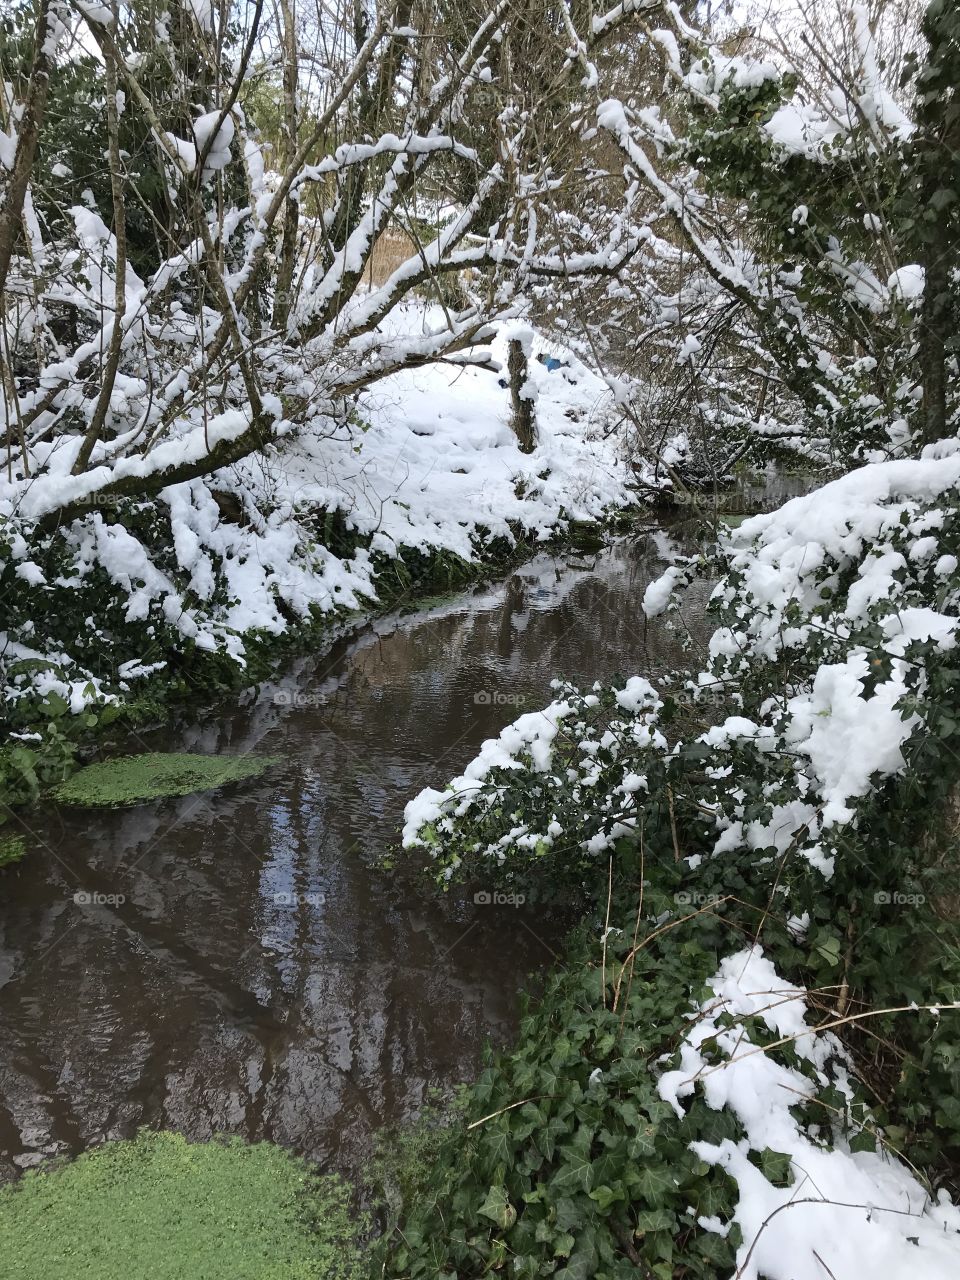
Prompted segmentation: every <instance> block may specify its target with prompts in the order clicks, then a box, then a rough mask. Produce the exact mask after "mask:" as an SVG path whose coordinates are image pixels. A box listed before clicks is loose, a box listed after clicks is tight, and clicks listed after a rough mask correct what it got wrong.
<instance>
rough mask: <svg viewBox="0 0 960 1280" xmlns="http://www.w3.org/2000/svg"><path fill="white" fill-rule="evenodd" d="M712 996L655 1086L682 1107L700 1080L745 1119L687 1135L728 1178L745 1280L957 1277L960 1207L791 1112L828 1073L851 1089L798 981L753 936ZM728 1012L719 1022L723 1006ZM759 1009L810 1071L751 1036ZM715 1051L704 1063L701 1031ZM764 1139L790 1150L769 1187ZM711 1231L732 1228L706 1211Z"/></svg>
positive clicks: (884, 1159) (838, 1051) (886, 1158)
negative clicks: (724, 1133)
mask: <svg viewBox="0 0 960 1280" xmlns="http://www.w3.org/2000/svg"><path fill="white" fill-rule="evenodd" d="M708 985H709V987H710V988H711V990H712V992H713V997H712V998H710V999H707V1000H706V1001H704V1002H703V1004H701V1005H700V1006H699V1007H698V1009H697V1010H696V1012H695V1013H694V1014H693V1015H692V1018H691V1022H692V1025H691V1029H690V1031H689V1032H688V1033H687V1035H686V1036H685V1038H684V1041H683V1043H682V1045H681V1048H680V1064H679V1066H678V1067H677V1068H675V1069H672V1070H670V1071H667V1072H665V1073H664V1074H663V1075H662V1076H661V1077H660V1080H659V1082H658V1088H659V1092H660V1096H661V1097H662V1098H663V1099H664V1100H665V1101H667V1102H669V1103H670V1105H671V1106H672V1107H673V1108H674V1109H675V1111H676V1112H677V1114H678V1115H680V1116H682V1115H683V1114H684V1105H683V1104H684V1101H685V1100H686V1099H688V1098H691V1097H692V1096H693V1095H694V1093H695V1092H697V1091H698V1090H701V1091H702V1092H703V1094H704V1097H705V1099H706V1102H707V1105H708V1106H709V1107H711V1108H713V1109H715V1110H717V1109H720V1108H722V1107H727V1108H729V1109H730V1110H731V1111H732V1112H733V1114H734V1115H735V1116H736V1117H737V1119H738V1120H739V1121H740V1123H741V1124H742V1125H743V1128H744V1131H745V1136H744V1138H743V1139H741V1140H740V1141H739V1142H734V1141H732V1140H730V1139H729V1138H728V1139H724V1140H723V1141H722V1142H720V1143H717V1144H712V1143H709V1142H695V1143H692V1144H691V1149H692V1150H693V1151H695V1153H696V1154H697V1155H698V1156H699V1157H700V1158H701V1159H702V1160H704V1161H706V1162H707V1163H708V1164H716V1165H719V1166H720V1167H722V1168H724V1169H725V1170H726V1171H727V1173H729V1174H730V1176H731V1177H733V1178H734V1179H735V1180H736V1183H737V1188H738V1195H739V1198H738V1203H737V1207H736V1210H735V1212H734V1214H733V1219H732V1221H733V1222H736V1223H737V1224H738V1225H739V1227H740V1230H741V1232H742V1236H743V1243H742V1245H741V1246H740V1249H739V1250H738V1254H737V1265H738V1271H737V1275H738V1276H739V1277H742V1280H761V1278H762V1280H823V1277H824V1276H837V1277H841V1276H842V1277H853V1276H883V1277H884V1280H915V1278H917V1277H922V1278H923V1280H953V1278H954V1277H955V1276H956V1275H957V1274H958V1273H960V1234H958V1233H960V1211H958V1209H957V1208H956V1207H955V1206H954V1205H953V1204H952V1203H951V1202H950V1201H949V1199H948V1198H947V1197H946V1195H945V1194H943V1193H941V1196H940V1197H939V1199H938V1200H937V1202H936V1203H934V1202H933V1201H932V1200H931V1198H930V1196H929V1194H928V1192H927V1190H926V1189H925V1188H924V1187H923V1186H921V1184H920V1183H919V1182H918V1181H917V1180H916V1178H915V1177H914V1176H913V1174H912V1173H911V1171H910V1170H909V1169H908V1168H907V1166H906V1165H905V1164H902V1163H901V1162H900V1161H899V1160H898V1159H897V1158H896V1156H894V1155H892V1154H889V1153H887V1152H877V1153H873V1152H868V1151H861V1152H852V1151H851V1150H850V1149H849V1146H848V1145H847V1143H846V1141H845V1139H844V1138H843V1136H842V1135H841V1134H839V1133H838V1134H836V1135H835V1136H834V1139H833V1141H832V1143H828V1142H826V1141H823V1142H821V1141H817V1140H815V1139H814V1138H812V1137H811V1136H810V1134H809V1133H808V1132H805V1131H804V1130H802V1129H801V1127H800V1124H799V1123H798V1121H797V1120H796V1119H795V1118H794V1116H793V1115H791V1113H790V1108H791V1107H793V1106H795V1105H796V1104H797V1102H798V1100H799V1099H800V1098H804V1097H813V1096H814V1095H815V1093H816V1090H817V1088H818V1086H823V1087H826V1086H829V1085H830V1084H835V1085H836V1087H837V1088H839V1089H840V1091H841V1093H844V1094H845V1095H846V1096H847V1097H850V1096H851V1095H850V1088H849V1084H848V1083H847V1063H846V1058H845V1054H844V1051H843V1049H842V1047H841V1046H840V1044H839V1042H838V1041H837V1039H836V1038H835V1037H834V1036H833V1035H832V1034H830V1033H829V1032H814V1031H812V1030H811V1029H810V1027H809V1025H808V1024H807V1020H806V1018H807V1005H806V1000H805V994H806V993H805V992H803V991H800V990H796V989H794V988H791V987H790V986H789V985H788V984H787V983H785V982H784V981H783V980H782V979H781V978H780V977H779V975H778V974H777V972H776V969H775V968H774V966H773V964H772V963H771V962H770V961H769V959H767V958H766V957H765V956H764V955H763V952H762V950H761V948H760V947H753V948H750V949H748V950H744V951H740V952H737V953H735V954H733V955H729V956H727V957H725V958H724V959H723V961H722V962H721V964H720V968H719V970H718V971H717V973H716V974H715V975H714V976H713V977H712V978H711V979H710V981H709V984H708ZM722 1014H727V1015H731V1016H732V1017H733V1018H734V1019H735V1022H734V1024H733V1025H724V1023H723V1022H721V1021H720V1018H721V1015H722ZM751 1017H760V1018H762V1020H763V1022H764V1023H765V1024H766V1026H767V1028H768V1029H769V1030H770V1031H771V1032H772V1033H773V1034H774V1035H775V1037H776V1038H777V1039H784V1040H789V1041H790V1042H791V1043H792V1045H793V1048H794V1049H795V1050H796V1052H797V1054H798V1055H799V1057H800V1058H801V1059H804V1060H805V1061H806V1062H807V1063H809V1064H810V1066H811V1069H812V1071H811V1074H812V1078H811V1076H810V1075H807V1074H805V1073H803V1072H801V1071H799V1070H797V1069H795V1068H793V1067H787V1066H784V1065H782V1064H781V1063H779V1062H777V1061H776V1060H775V1057H774V1055H773V1054H772V1053H771V1052H764V1051H762V1050H761V1049H759V1048H758V1047H757V1045H755V1044H754V1043H753V1041H752V1040H751V1038H750V1036H749V1034H748V1032H747V1031H746V1029H745V1027H744V1026H743V1025H742V1023H743V1020H745V1019H748V1018H751ZM708 1040H710V1041H711V1042H713V1041H714V1040H715V1042H716V1048H717V1050H719V1052H720V1053H722V1054H723V1061H721V1062H720V1063H716V1062H715V1061H711V1062H708V1061H707V1060H706V1059H705V1058H704V1057H703V1054H702V1053H701V1047H702V1046H703V1045H704V1043H705V1041H708ZM765 1149H770V1150H772V1151H775V1152H779V1153H782V1154H784V1155H788V1156H789V1157H790V1160H791V1172H792V1179H791V1182H790V1185H789V1186H785V1187H777V1186H775V1185H774V1184H773V1183H772V1182H770V1181H769V1179H768V1178H766V1177H765V1176H764V1174H763V1172H762V1171H761V1169H759V1168H758V1167H757V1166H756V1165H755V1164H754V1163H753V1162H752V1161H751V1160H750V1159H749V1153H750V1151H753V1152H762V1151H764V1150H765ZM701 1225H705V1229H708V1230H720V1231H724V1230H727V1231H728V1230H729V1228H730V1225H731V1223H730V1222H726V1223H724V1222H720V1221H717V1222H713V1223H711V1224H709V1225H706V1224H701Z"/></svg>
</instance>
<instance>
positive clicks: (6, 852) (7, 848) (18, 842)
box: [0, 831, 27, 871]
mask: <svg viewBox="0 0 960 1280" xmlns="http://www.w3.org/2000/svg"><path fill="white" fill-rule="evenodd" d="M26 852H27V846H26V842H25V841H24V838H23V836H17V835H4V834H3V832H2V831H0V871H2V870H3V868H4V867H9V866H10V865H11V863H14V862H19V861H20V859H21V858H22V857H23V855H24V854H25V853H26Z"/></svg>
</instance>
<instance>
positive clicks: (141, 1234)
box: [0, 1132, 361, 1280]
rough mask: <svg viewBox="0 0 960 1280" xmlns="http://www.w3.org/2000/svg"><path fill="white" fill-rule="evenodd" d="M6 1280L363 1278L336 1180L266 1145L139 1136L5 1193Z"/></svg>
mask: <svg viewBox="0 0 960 1280" xmlns="http://www.w3.org/2000/svg"><path fill="white" fill-rule="evenodd" d="M0 1236H2V1238H3V1251H2V1262H0V1270H2V1273H3V1275H4V1277H6V1278H8V1280H17V1278H19V1277H22V1278H23V1280H129V1278H130V1277H133V1276H136V1277H138V1280H183V1278H184V1277H186V1276H190V1277H197V1278H199V1277H201V1276H202V1277H204V1278H205V1280H311V1278H312V1280H354V1278H355V1277H358V1276H359V1275H360V1274H361V1269H360V1249H359V1246H358V1243H357V1228H356V1227H355V1226H354V1225H352V1224H351V1221H350V1217H349V1214H348V1211H347V1196H346V1192H345V1189H344V1187H343V1186H342V1184H341V1183H340V1182H339V1181H338V1180H337V1179H335V1178H330V1177H325V1178H324V1177H318V1176H317V1175H316V1174H314V1173H313V1172H311V1170H310V1169H309V1167H308V1166H307V1165H306V1164H305V1163H304V1162H302V1161H300V1160H297V1159H295V1158H294V1157H293V1156H291V1155H289V1154H288V1153H287V1152H285V1151H283V1150H281V1149H280V1148H279V1147H274V1146H271V1145H270V1144H269V1143H258V1144H257V1145H255V1146H247V1145H245V1144H244V1143H243V1142H241V1141H240V1140H239V1139H236V1138H233V1139H230V1140H225V1141H215V1142H208V1143H189V1142H187V1141H186V1140H185V1139H184V1138H183V1137H181V1136H180V1135H179V1134H174V1133H147V1132H142V1133H140V1134H139V1136H138V1137H137V1138H136V1139H134V1140H132V1141H129V1142H115V1143H110V1144H108V1145H107V1146H104V1147H101V1148H99V1149H97V1150H94V1151H89V1152H87V1153H85V1154H84V1155H81V1156H80V1157H78V1159H76V1160H74V1161H72V1162H70V1163H68V1164H65V1165H63V1166H61V1167H59V1168H54V1169H52V1170H35V1171H31V1172H29V1173H27V1174H25V1175H24V1177H23V1178H22V1179H21V1181H20V1182H19V1183H17V1184H15V1185H13V1186H8V1187H4V1188H2V1189H0Z"/></svg>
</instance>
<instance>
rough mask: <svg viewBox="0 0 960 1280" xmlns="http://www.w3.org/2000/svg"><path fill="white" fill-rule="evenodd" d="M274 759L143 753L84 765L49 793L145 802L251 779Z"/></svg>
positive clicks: (86, 803)
mask: <svg viewBox="0 0 960 1280" xmlns="http://www.w3.org/2000/svg"><path fill="white" fill-rule="evenodd" d="M277 763H278V760H277V759H276V758H274V757H270V756H198V755H187V754H181V753H178V752H171V753H170V754H168V755H164V754H161V753H159V752H148V753H147V754H145V755H139V756H121V757H120V758H119V759H116V760H102V761H99V762H98V763H97V764H89V765H87V766H86V768H84V769H81V770H80V771H79V773H75V774H73V776H72V777H70V778H68V779H67V780H66V781H65V782H62V783H60V785H59V786H58V787H55V788H54V791H53V796H54V799H55V800H57V801H59V803H60V804H68V805H79V806H81V807H82V808H87V809H95V808H105V807H115V806H121V805H132V804H147V803H149V802H150V801H151V800H161V799H163V798H165V797H168V796H186V795H190V794H191V793H192V792H194V791H211V790H213V789H214V788H216V787H223V786H227V785H228V784H229V783H231V782H242V781H244V780H245V779H247V778H255V777H258V776H259V775H260V774H261V773H263V772H264V771H265V770H267V769H269V768H270V766H271V765H274V764H277Z"/></svg>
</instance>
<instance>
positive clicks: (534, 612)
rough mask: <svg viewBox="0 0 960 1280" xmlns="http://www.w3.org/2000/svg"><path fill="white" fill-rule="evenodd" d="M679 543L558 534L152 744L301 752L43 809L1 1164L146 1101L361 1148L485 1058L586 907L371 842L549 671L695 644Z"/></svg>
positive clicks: (148, 1105)
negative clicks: (668, 587)
mask: <svg viewBox="0 0 960 1280" xmlns="http://www.w3.org/2000/svg"><path fill="white" fill-rule="evenodd" d="M677 536H679V535H677ZM677 545H678V544H677V542H676V540H675V538H672V537H671V536H669V535H665V534H662V533H658V534H656V535H654V534H653V533H651V534H650V535H649V536H640V537H636V538H631V539H627V540H624V541H623V542H621V543H619V544H617V545H616V546H615V547H613V548H611V549H609V550H607V551H605V552H603V553H601V554H600V555H598V556H596V557H582V556H579V557H578V556H574V557H564V558H560V559H557V558H555V557H552V556H541V557H539V558H537V559H536V560H534V561H532V562H531V563H529V564H528V565H526V566H524V567H523V568H522V569H520V570H518V571H517V572H516V573H515V574H513V575H512V576H511V577H510V578H509V579H508V580H507V581H506V582H505V583H502V584H499V585H497V586H494V587H486V588H483V589H481V590H479V591H477V592H476V593H475V594H474V595H472V596H470V597H469V598H466V599H463V598H460V599H457V600H455V601H452V602H450V603H448V604H445V605H441V606H439V607H437V608H434V609H431V610H429V611H427V612H425V613H419V614H412V615H410V616H407V617H404V616H401V615H399V614H396V615H393V616H391V617H387V618H383V619H380V620H379V621H377V622H376V623H374V624H373V625H371V626H368V627H367V628H365V629H364V630H363V631H362V632H361V633H360V634H358V635H356V636H354V637H352V638H349V639H345V640H343V641H341V642H340V643H338V644H337V645H336V646H335V647H334V649H333V650H332V651H331V652H330V653H328V654H325V655H323V656H322V657H317V658H302V659H300V660H299V661H297V662H296V663H294V664H293V666H292V667H291V669H290V670H289V671H288V672H287V673H286V674H285V675H284V677H283V678H282V679H280V680H278V681H276V682H274V683H272V684H269V685H265V686H263V687H261V688H260V689H259V690H258V691H257V692H256V695H255V696H252V697H247V698H242V699H239V700H238V702H237V704H235V705H233V706H232V707H230V708H227V709H226V710H225V711H224V710H223V709H222V708H221V709H220V711H219V712H218V713H217V714H216V715H208V716H206V717H204V718H203V719H202V720H198V722H196V723H192V724H186V725H184V726H181V727H177V728H176V729H175V730H168V731H167V732H165V733H158V734H153V735H150V737H149V740H146V741H144V742H143V744H142V745H143V747H144V749H151V750H156V749H169V748H176V749H178V750H184V751H203V752H218V751H226V752H231V753H245V752H249V751H258V752H262V753H265V754H270V755H276V756H279V757H281V758H282V760H283V761H284V763H283V764H282V765H281V766H280V767H278V768H277V769H276V770H274V771H273V772H271V773H270V774H268V775H266V776H264V777H263V778H261V779H258V780H256V781H254V782H252V783H247V784H244V785H243V787H242V788H240V789H237V790H232V791H226V792H222V793H216V794H213V795H205V796H192V797H186V798H184V799H181V800H177V801H173V802H168V803H163V804H157V805H147V806H143V807H140V808H137V809H133V810H127V811H122V812H115V813H105V814H99V815H97V814H92V815H91V814H84V813H82V812H77V811H66V810H64V811H60V812H57V811H53V812H38V813H33V814H30V815H27V819H26V820H27V823H28V826H29V828H30V832H31V834H30V840H31V842H32V844H33V845H34V850H33V853H32V856H31V857H30V858H28V859H27V860H26V861H25V862H24V863H23V864H22V865H21V867H20V868H19V869H13V870H11V871H9V872H7V873H6V874H5V875H4V877H3V881H2V892H3V901H2V902H0V1020H2V1026H3V1034H2V1040H0V1174H2V1176H6V1177H10V1176H13V1175H14V1174H15V1173H16V1171H17V1170H18V1169H23V1168H25V1167H29V1166H30V1165H32V1164H35V1163H37V1162H39V1161H40V1160H42V1159H43V1157H44V1156H45V1155H49V1154H53V1153H57V1152H77V1151H79V1150H82V1149H83V1148H85V1147H87V1146H89V1145H92V1144H95V1143H98V1142H100V1141H102V1140H103V1139H105V1138H110V1137H120V1136H128V1135H129V1134H131V1133H132V1132H133V1131H134V1130H135V1129H136V1128H137V1127H138V1126H140V1125H148V1126H151V1127H160V1126H165V1127H174V1128H178V1129H181V1130H182V1131H184V1132H185V1133H187V1134H189V1135H192V1136H197V1137H206V1136H209V1135H210V1134H212V1133H213V1132H217V1131H220V1132H223V1131H227V1132H235V1133H240V1134H242V1135H244V1136H245V1137H248V1138H251V1139H257V1138H271V1139H274V1140H276V1141H278V1142H281V1143H284V1144H286V1145H288V1146H290V1147H292V1148H294V1149H296V1150H298V1151H300V1152H303V1153H304V1154H306V1155H307V1156H309V1157H311V1158H314V1159H316V1160H318V1161H320V1162H323V1163H326V1164H332V1165H336V1166H338V1167H340V1168H342V1169H344V1170H346V1171H348V1172H349V1171H350V1170H352V1169H354V1168H356V1166H357V1164H358V1162H359V1161H361V1160H362V1158H363V1156H364V1154H365V1152H367V1151H368V1149H369V1144H370V1139H371V1135H372V1133H373V1132H374V1130H375V1129H377V1128H378V1127H379V1126H381V1125H382V1124H384V1123H385V1122H388V1121H392V1120H396V1119H398V1118H401V1117H405V1116H408V1115H410V1114H412V1113H414V1112H416V1110H417V1109H418V1108H419V1107H420V1106H422V1104H423V1102H424V1099H425V1098H426V1096H427V1094H428V1091H429V1090H430V1089H431V1088H432V1087H434V1086H439V1087H441V1088H445V1087H448V1086H450V1085H451V1084H453V1083H454V1082H457V1081H460V1080H463V1079H467V1078H469V1077H470V1076H472V1075H473V1074H474V1073H475V1071H476V1069H477V1066H478V1062H479V1057H480V1052H481V1047H482V1045H483V1042H484V1040H485V1038H487V1037H488V1036H491V1037H493V1038H494V1039H495V1040H499V1039H503V1038H504V1037H506V1036H508V1035H509V1034H510V1032H511V1030H512V1029H513V1028H514V1025H515V1018H516V993H517V990H518V987H520V986H521V984H522V983H523V982H524V977H525V975H526V974H528V973H531V972H534V971H536V970H538V969H542V968H543V966H544V965H546V964H548V963H550V962H551V961H552V960H553V957H554V953H555V952H556V950H557V948H558V947H559V945H560V939H561V938H562V936H563V932H564V929H565V927H566V923H565V922H564V921H563V920H560V919H557V918H553V917H550V916H546V915H542V914H539V913H538V912H537V911H535V910H534V909H533V908H532V907H521V908H516V907H508V906H504V907H494V906H478V905H476V904H474V902H473V901H472V899H471V900H470V901H467V900H466V899H465V897H464V896H463V895H459V896H458V895H457V894H450V895H448V896H446V897H443V898H438V897H437V896H435V895H434V894H433V893H432V892H430V891H428V890H426V889H425V887H424V885H423V884H422V882H420V881H419V880H418V879H417V878H416V877H415V876H414V875H413V874H412V873H411V871H410V870H409V868H407V867H405V866H403V865H401V867H400V868H399V870H398V871H397V872H396V873H395V874H394V875H391V876H387V875H384V874H383V873H381V872H379V871H377V870H375V869H374V868H373V867H372V866H371V864H372V862H373V861H374V859H375V858H376V857H377V856H378V855H379V854H381V853H382V852H384V851H385V850H387V849H388V848H390V847H391V846H392V845H394V844H395V841H396V835H397V831H398V827H399V823H400V820H401V815H402V810H403V805H404V803H405V802H406V800H407V799H408V798H409V797H410V796H411V795H412V794H413V793H414V792H415V791H416V790H417V789H418V788H419V787H421V786H423V785H425V784H427V783H432V784H436V783H437V782H438V781H439V780H440V779H442V778H444V777H446V776H449V775H450V774H452V773H455V772H458V771H459V770H460V769H461V768H462V767H463V765H464V764H465V763H466V762H467V761H468V760H469V759H470V758H471V756H472V755H473V754H475V752H476V750H477V748H478V747H479V746H480V744H481V742H482V741H483V740H484V738H486V737H489V736H491V735H492V734H495V733H496V732H498V731H499V729H500V728H501V727H502V726H503V724H505V723H506V722H507V721H508V720H510V719H512V718H513V717H514V716H515V715H516V714H518V713H519V711H521V710H523V709H524V708H526V709H535V708H537V707H539V706H541V705H543V704H544V703H545V702H547V701H548V700H549V698H550V690H549V681H550V679H551V678H552V677H554V676H556V675H566V676H569V677H572V678H575V679H587V680H593V679H595V678H607V677H612V676H613V675H614V674H616V673H622V674H624V675H626V674H630V673H633V672H635V671H645V672H648V673H649V672H651V671H655V670H656V668H657V666H658V665H659V664H666V665H673V664H675V663H677V662H681V661H683V659H684V655H683V654H682V652H681V650H680V647H679V641H678V637H677V635H676V634H675V633H673V632H672V631H671V630H669V629H668V627H667V626H666V625H665V624H664V623H662V622H658V623H655V624H650V625H648V624H647V623H646V622H645V620H644V618H643V614H642V611H641V609H640V600H641V598H642V594H643V590H644V588H645V586H646V584H647V583H648V582H649V581H650V579H651V578H652V577H654V576H656V575H657V574H659V573H660V572H661V571H662V568H663V565H664V561H665V559H667V558H669V557H670V556H671V555H672V554H674V553H675V551H676V549H677ZM706 596H707V588H706V587H703V588H701V589H700V594H699V595H697V596H695V598H694V600H693V602H692V613H693V616H694V621H695V623H696V622H697V620H698V618H699V631H700V633H701V635H702V633H703V631H704V624H703V621H702V618H700V615H701V614H702V610H703V606H704V604H705V600H706ZM694 629H695V631H696V630H697V627H696V626H695V628H694ZM78 892H83V893H86V894H87V895H89V896H90V897H91V898H93V899H94V900H93V901H91V902H89V903H87V904H86V905H78V904H77V903H76V902H75V901H74V896H75V895H76V894H77V893H78ZM97 895H99V897H98V896H97Z"/></svg>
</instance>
